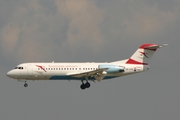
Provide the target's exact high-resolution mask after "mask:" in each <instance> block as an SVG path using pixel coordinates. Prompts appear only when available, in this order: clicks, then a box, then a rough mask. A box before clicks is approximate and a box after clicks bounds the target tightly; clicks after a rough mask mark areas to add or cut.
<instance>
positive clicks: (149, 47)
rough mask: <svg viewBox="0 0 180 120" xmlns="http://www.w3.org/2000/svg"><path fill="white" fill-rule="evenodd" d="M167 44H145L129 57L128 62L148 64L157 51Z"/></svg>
mask: <svg viewBox="0 0 180 120" xmlns="http://www.w3.org/2000/svg"><path fill="white" fill-rule="evenodd" d="M165 45H167V44H163V45H156V44H143V45H141V46H140V47H139V48H138V50H137V51H136V52H135V53H134V54H133V55H132V56H131V58H129V59H128V60H127V62H126V64H139V65H148V62H149V60H150V59H151V57H152V56H153V54H154V53H155V52H156V50H157V49H158V48H161V47H163V46H165Z"/></svg>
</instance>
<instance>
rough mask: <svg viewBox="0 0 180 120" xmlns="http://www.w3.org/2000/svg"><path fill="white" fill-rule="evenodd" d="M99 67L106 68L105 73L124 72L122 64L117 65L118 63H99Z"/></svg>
mask: <svg viewBox="0 0 180 120" xmlns="http://www.w3.org/2000/svg"><path fill="white" fill-rule="evenodd" d="M99 68H100V69H102V68H108V69H107V70H106V72H107V73H118V72H124V67H123V66H118V65H111V64H103V65H99Z"/></svg>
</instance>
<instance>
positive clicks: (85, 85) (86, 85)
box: [80, 81, 91, 90]
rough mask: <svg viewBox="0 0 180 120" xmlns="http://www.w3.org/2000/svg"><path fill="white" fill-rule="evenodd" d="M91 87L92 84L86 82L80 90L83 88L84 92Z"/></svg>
mask: <svg viewBox="0 0 180 120" xmlns="http://www.w3.org/2000/svg"><path fill="white" fill-rule="evenodd" d="M90 86H91V84H90V83H89V82H86V83H84V82H83V81H82V84H81V86H80V88H81V89H82V90H84V89H86V88H89V87H90Z"/></svg>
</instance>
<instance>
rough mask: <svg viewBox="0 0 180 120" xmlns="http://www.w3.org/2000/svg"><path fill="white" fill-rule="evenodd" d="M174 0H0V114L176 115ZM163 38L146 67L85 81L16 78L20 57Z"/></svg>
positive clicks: (119, 47)
mask: <svg viewBox="0 0 180 120" xmlns="http://www.w3.org/2000/svg"><path fill="white" fill-rule="evenodd" d="M179 39H180V1H179V0H171V1H169V0H111V1H110V0H0V56H1V58H0V61H1V62H0V68H1V69H0V75H1V80H0V119H2V120H11V119H13V120H57V119H59V120H178V119H179V118H180V103H179V100H180V87H179V85H180V77H179V68H180V65H179V59H180V52H179V46H180V40H179ZM143 43H156V44H163V43H167V44H169V46H168V47H165V48H162V49H160V50H158V51H157V53H156V54H155V55H154V57H153V58H152V60H151V63H150V65H151V69H150V70H149V71H147V72H144V73H140V74H135V75H130V76H125V77H120V78H116V79H111V80H107V81H101V82H97V83H91V88H89V89H86V90H81V89H80V87H79V86H80V84H81V82H80V81H70V82H68V81H35V82H33V81H29V82H28V84H29V86H28V87H27V88H24V86H23V84H24V83H21V82H17V81H16V80H12V79H10V78H8V77H6V73H7V72H8V71H9V70H11V69H13V68H14V67H15V66H16V65H18V64H20V63H23V62H51V61H55V62H74V61H75V62H84V61H85V62H86V61H94V62H105V61H108V62H110V61H117V60H121V59H126V58H128V57H130V56H131V55H132V54H133V53H134V52H135V50H136V49H137V48H138V47H139V46H140V45H141V44H143Z"/></svg>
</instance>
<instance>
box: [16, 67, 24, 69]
mask: <svg viewBox="0 0 180 120" xmlns="http://www.w3.org/2000/svg"><path fill="white" fill-rule="evenodd" d="M14 69H23V67H15V68H14Z"/></svg>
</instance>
